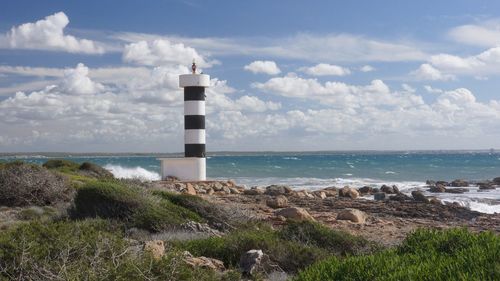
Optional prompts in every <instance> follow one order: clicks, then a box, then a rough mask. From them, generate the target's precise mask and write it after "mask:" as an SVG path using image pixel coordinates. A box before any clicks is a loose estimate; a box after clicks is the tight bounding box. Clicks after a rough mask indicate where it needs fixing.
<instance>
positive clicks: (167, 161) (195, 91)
mask: <svg viewBox="0 0 500 281" xmlns="http://www.w3.org/2000/svg"><path fill="white" fill-rule="evenodd" d="M191 70H192V73H191V74H184V75H180V76H179V86H180V87H181V88H184V158H160V159H159V160H160V161H161V176H162V179H166V178H167V177H169V176H175V177H177V178H179V179H180V180H184V181H204V180H206V166H207V164H206V158H205V88H207V87H209V86H210V76H209V75H206V74H198V73H196V64H195V63H194V62H193V65H192V66H191Z"/></svg>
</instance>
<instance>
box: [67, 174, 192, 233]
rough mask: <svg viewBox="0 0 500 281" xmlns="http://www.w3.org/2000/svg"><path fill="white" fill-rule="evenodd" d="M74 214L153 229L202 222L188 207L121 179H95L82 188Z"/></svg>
mask: <svg viewBox="0 0 500 281" xmlns="http://www.w3.org/2000/svg"><path fill="white" fill-rule="evenodd" d="M71 215H72V216H73V217H76V218H85V217H101V218H111V219H118V220H122V221H124V222H126V223H127V225H129V226H133V227H139V228H143V229H147V230H150V231H161V230H164V229H167V228H172V227H175V226H177V225H179V224H182V223H184V222H187V221H189V220H192V221H201V218H200V217H199V216H198V215H197V214H196V213H194V212H192V211H190V210H188V209H185V208H183V207H180V206H177V205H175V204H173V203H172V202H170V201H168V200H165V199H160V198H157V197H154V196H152V195H150V194H148V193H147V192H145V191H143V190H140V189H137V188H133V187H127V186H124V185H122V184H120V183H119V182H118V181H99V182H92V183H89V184H87V185H85V186H83V187H81V188H79V189H78V191H77V194H76V196H75V200H74V208H73V210H72V211H71Z"/></svg>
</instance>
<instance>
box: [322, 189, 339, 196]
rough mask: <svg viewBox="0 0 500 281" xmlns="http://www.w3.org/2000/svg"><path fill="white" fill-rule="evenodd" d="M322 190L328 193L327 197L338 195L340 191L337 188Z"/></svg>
mask: <svg viewBox="0 0 500 281" xmlns="http://www.w3.org/2000/svg"><path fill="white" fill-rule="evenodd" d="M322 192H324V193H325V194H326V197H337V195H339V192H338V191H337V189H336V188H335V189H323V190H322Z"/></svg>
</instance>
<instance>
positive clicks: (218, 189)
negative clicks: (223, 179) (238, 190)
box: [212, 182, 224, 191]
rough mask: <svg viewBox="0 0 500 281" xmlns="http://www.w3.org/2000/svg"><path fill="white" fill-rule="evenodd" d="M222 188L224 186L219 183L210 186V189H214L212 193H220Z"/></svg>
mask: <svg viewBox="0 0 500 281" xmlns="http://www.w3.org/2000/svg"><path fill="white" fill-rule="evenodd" d="M223 187H224V186H223V185H222V184H221V183H220V182H216V183H214V184H213V186H212V188H213V189H214V191H222V188H223Z"/></svg>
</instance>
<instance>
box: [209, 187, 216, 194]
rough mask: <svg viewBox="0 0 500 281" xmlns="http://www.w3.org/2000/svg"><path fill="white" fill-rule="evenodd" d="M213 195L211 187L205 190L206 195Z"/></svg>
mask: <svg viewBox="0 0 500 281" xmlns="http://www.w3.org/2000/svg"><path fill="white" fill-rule="evenodd" d="M214 193H215V191H214V190H213V189H212V188H211V187H209V188H207V194H208V195H212V194H214Z"/></svg>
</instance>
